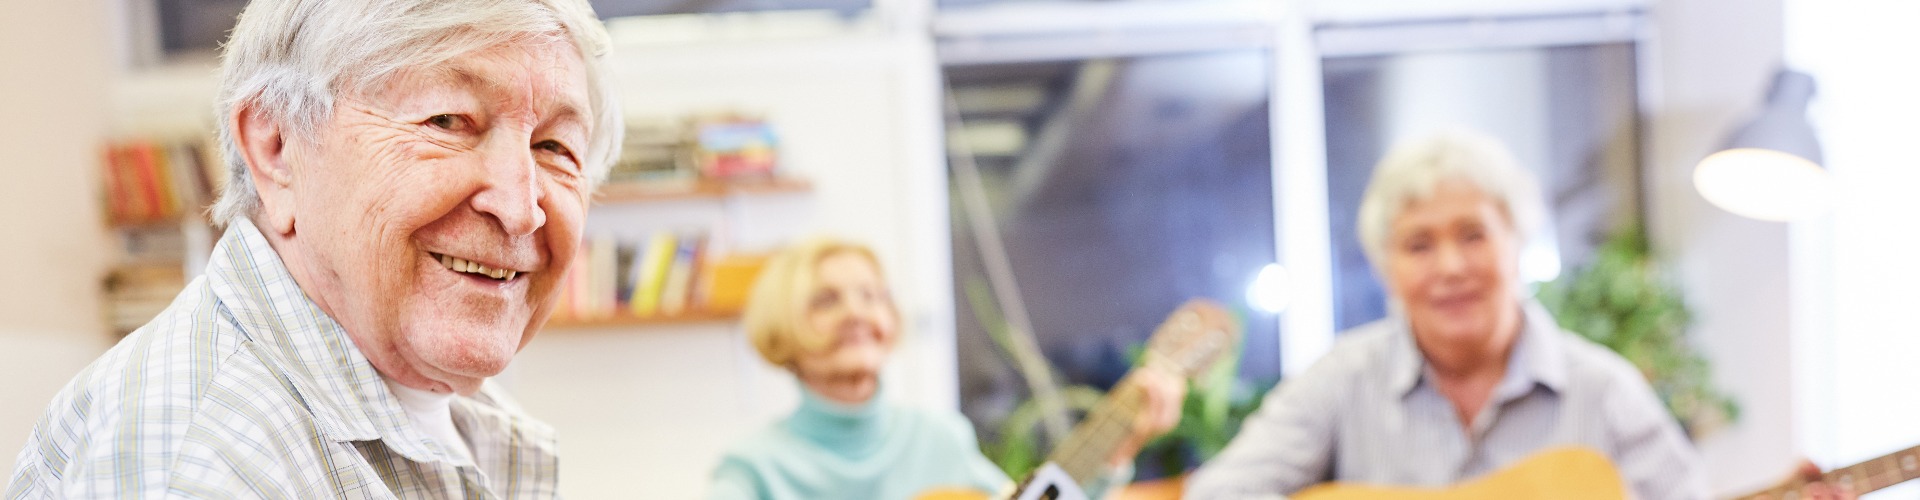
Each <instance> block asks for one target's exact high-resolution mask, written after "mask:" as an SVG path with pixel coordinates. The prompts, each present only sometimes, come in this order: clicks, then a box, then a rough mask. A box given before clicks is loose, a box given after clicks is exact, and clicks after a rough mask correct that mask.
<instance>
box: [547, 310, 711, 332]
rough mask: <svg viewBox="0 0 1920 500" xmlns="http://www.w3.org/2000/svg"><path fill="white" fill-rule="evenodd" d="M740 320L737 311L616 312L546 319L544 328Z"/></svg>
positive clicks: (643, 325)
mask: <svg viewBox="0 0 1920 500" xmlns="http://www.w3.org/2000/svg"><path fill="white" fill-rule="evenodd" d="M736 321H740V313H739V312H738V311H729V312H714V311H693V312H687V313H681V314H676V315H671V316H646V317H641V316H633V315H629V314H618V315H613V316H608V317H604V318H585V319H582V318H561V317H556V318H553V319H552V320H550V321H547V326H546V328H544V329H546V330H588V329H606V328H626V327H650V326H670V325H694V324H702V323H732V322H736Z"/></svg>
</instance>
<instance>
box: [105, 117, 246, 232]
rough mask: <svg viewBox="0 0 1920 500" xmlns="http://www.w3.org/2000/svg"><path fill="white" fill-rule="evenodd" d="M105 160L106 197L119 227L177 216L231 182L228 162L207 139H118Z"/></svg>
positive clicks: (197, 206) (110, 219)
mask: <svg viewBox="0 0 1920 500" xmlns="http://www.w3.org/2000/svg"><path fill="white" fill-rule="evenodd" d="M103 159H104V161H103V162H102V164H101V166H102V175H101V179H102V180H103V181H104V186H103V193H102V195H103V196H102V197H103V198H104V200H102V201H103V203H104V205H105V208H106V213H107V220H108V222H109V223H111V224H113V225H115V226H129V225H142V224H153V223H159V222H168V221H174V220H178V219H179V218H180V216H181V215H182V214H186V213H188V212H190V211H199V210H202V209H204V208H205V207H206V206H207V205H208V204H210V203H212V202H213V200H214V196H215V195H217V194H218V193H219V191H218V190H219V189H221V187H222V186H224V185H225V183H226V177H227V172H226V165H225V162H222V161H220V159H219V157H218V153H217V152H216V151H215V148H212V147H209V145H208V143H207V142H206V141H205V140H204V139H195V140H187V141H159V140H151V139H136V140H127V141H122V142H116V143H112V144H108V145H107V146H106V150H105V151H104V158H103Z"/></svg>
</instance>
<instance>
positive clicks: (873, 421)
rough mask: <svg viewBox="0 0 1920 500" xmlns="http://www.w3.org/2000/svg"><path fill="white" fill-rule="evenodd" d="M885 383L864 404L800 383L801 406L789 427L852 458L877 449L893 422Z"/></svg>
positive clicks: (788, 424) (791, 419)
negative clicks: (838, 398) (835, 397)
mask: <svg viewBox="0 0 1920 500" xmlns="http://www.w3.org/2000/svg"><path fill="white" fill-rule="evenodd" d="M886 395H887V390H886V384H884V383H882V384H880V387H879V388H876V389H875V390H874V392H873V397H872V398H868V399H867V401H866V402H865V403H859V404H851V405H850V404H846V403H840V402H837V401H833V400H831V399H827V398H826V397H825V396H821V395H820V393H817V392H814V391H813V389H812V388H809V387H807V385H806V384H800V408H799V409H797V410H794V412H793V416H792V417H790V418H788V419H787V426H788V427H789V428H791V429H792V430H793V433H794V434H797V435H799V436H801V437H803V438H805V439H806V440H808V441H812V442H814V443H815V444H818V445H820V446H821V447H822V448H826V449H829V450H833V451H834V452H835V453H837V454H840V455H845V456H849V457H857V456H862V455H866V454H869V453H872V452H874V451H877V450H878V449H879V448H880V446H881V445H883V444H885V443H886V436H887V434H888V432H889V431H891V430H892V426H893V424H894V422H893V420H894V419H893V418H892V417H891V416H890V415H891V413H890V412H888V411H886V410H887V408H886V406H887V404H886V400H887V397H886Z"/></svg>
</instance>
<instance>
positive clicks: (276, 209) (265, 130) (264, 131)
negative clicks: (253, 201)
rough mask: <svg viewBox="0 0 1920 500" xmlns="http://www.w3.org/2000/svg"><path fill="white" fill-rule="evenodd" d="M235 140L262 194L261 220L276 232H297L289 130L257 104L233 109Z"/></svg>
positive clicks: (254, 185) (250, 174)
mask: <svg viewBox="0 0 1920 500" xmlns="http://www.w3.org/2000/svg"><path fill="white" fill-rule="evenodd" d="M228 119H230V120H233V133H234V143H235V144H237V145H238V146H239V147H240V156H241V158H244V159H245V160H246V162H247V177H248V179H249V180H252V181H253V189H254V191H255V192H257V193H259V196H260V214H259V215H260V219H261V222H263V223H265V224H266V226H267V227H263V228H261V229H264V230H268V231H273V232H274V233H276V234H281V235H287V234H292V233H293V212H294V210H293V209H294V206H295V205H296V204H295V203H294V191H293V170H292V169H291V168H290V166H289V165H288V164H287V140H286V139H287V135H286V129H285V128H284V127H282V125H281V124H280V122H278V121H276V120H273V119H272V118H270V117H267V116H263V115H262V113H260V112H258V111H257V110H256V108H254V107H253V105H251V104H248V105H243V106H238V107H236V109H235V110H234V111H233V116H231V117H228Z"/></svg>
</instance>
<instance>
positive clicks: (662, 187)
mask: <svg viewBox="0 0 1920 500" xmlns="http://www.w3.org/2000/svg"><path fill="white" fill-rule="evenodd" d="M812 191H813V183H812V182H808V181H807V180H805V179H793V178H784V177H783V178H774V179H755V180H746V181H719V180H712V179H700V180H697V181H692V182H680V183H648V182H621V183H609V184H607V185H605V186H602V187H601V188H600V192H599V193H597V194H595V195H594V202H595V203H599V204H610V203H650V202H660V201H680V200H699V199H723V198H731V197H735V196H751V195H762V194H791V193H808V192H812Z"/></svg>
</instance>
